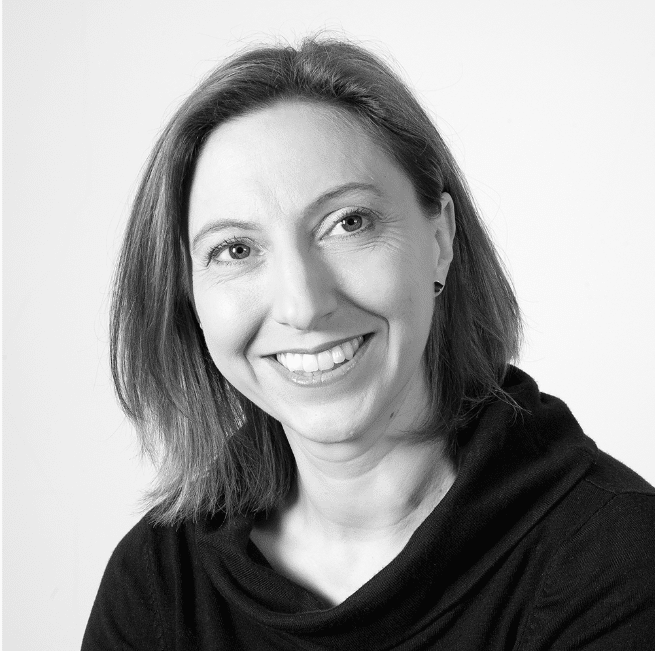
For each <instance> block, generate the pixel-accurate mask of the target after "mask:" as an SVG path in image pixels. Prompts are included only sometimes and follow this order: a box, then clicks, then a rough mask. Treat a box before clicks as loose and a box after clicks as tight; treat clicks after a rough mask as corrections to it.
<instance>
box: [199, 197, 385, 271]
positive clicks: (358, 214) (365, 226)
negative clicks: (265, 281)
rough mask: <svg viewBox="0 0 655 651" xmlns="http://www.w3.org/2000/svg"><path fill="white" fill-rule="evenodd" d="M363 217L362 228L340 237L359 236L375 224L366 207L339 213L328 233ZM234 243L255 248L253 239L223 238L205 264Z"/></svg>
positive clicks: (227, 263)
mask: <svg viewBox="0 0 655 651" xmlns="http://www.w3.org/2000/svg"><path fill="white" fill-rule="evenodd" d="M353 216H356V217H361V218H362V228H360V229H359V230H357V231H354V232H352V233H346V234H345V235H341V236H340V237H342V238H350V237H357V236H359V235H362V234H363V233H366V232H368V231H369V230H370V229H371V228H373V226H374V225H375V214H374V213H373V212H372V211H371V210H368V209H366V208H349V209H347V210H346V211H345V212H342V213H341V214H340V215H339V219H338V220H337V221H336V222H335V223H334V224H332V226H331V227H330V229H329V230H328V233H329V232H330V231H331V230H332V229H333V228H335V227H336V226H337V225H338V224H340V223H342V222H344V221H345V220H346V219H348V218H349V217H353ZM366 221H368V224H366ZM234 244H246V245H247V246H249V247H250V248H251V249H252V248H253V246H254V244H253V243H252V241H251V240H249V239H248V238H243V237H230V238H228V239H226V240H223V241H222V242H220V243H219V244H217V245H216V246H213V247H212V248H211V249H210V250H209V251H208V253H207V255H206V258H205V265H207V266H208V265H209V264H211V262H212V261H213V260H215V259H216V257H217V256H218V255H220V254H221V253H222V252H223V251H225V249H227V248H229V247H230V246H232V245H234ZM238 263H239V260H233V261H231V262H221V264H224V265H230V264H238Z"/></svg>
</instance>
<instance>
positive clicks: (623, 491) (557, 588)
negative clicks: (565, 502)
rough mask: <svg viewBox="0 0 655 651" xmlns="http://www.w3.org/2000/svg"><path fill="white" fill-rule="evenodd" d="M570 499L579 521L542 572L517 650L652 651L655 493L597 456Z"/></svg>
mask: <svg viewBox="0 0 655 651" xmlns="http://www.w3.org/2000/svg"><path fill="white" fill-rule="evenodd" d="M569 497H570V498H572V501H573V502H576V503H577V507H576V508H575V509H574V510H575V511H577V514H576V515H577V517H573V518H571V519H570V520H569V526H568V531H566V535H564V536H562V539H561V543H560V545H559V548H558V549H557V551H556V553H555V554H554V555H553V557H552V558H551V560H550V563H549V566H548V568H547V569H546V571H545V572H544V575H543V580H542V582H541V585H540V587H539V591H538V594H537V595H536V601H535V607H534V609H533V611H532V614H531V616H530V622H529V625H528V626H527V627H526V635H525V636H524V639H523V644H521V646H520V648H521V649H553V648H563V649H564V648H576V649H577V648H580V649H607V648H612V649H614V648H617V649H618V648H629V649H650V648H652V647H651V646H650V645H651V644H652V641H653V639H655V489H654V488H653V487H652V486H651V485H650V484H649V483H648V482H646V481H645V480H644V479H642V478H641V477H640V476H639V475H638V474H636V473H635V472H633V471H632V470H630V469H629V468H627V467H626V466H624V465H623V464H622V463H620V462H619V461H617V460H616V459H613V458H612V457H610V456H609V455H607V454H605V453H603V452H599V453H598V456H597V458H596V461H595V463H594V464H593V466H592V467H591V468H590V470H589V472H588V474H587V475H586V476H585V477H584V479H583V480H582V481H581V482H580V483H579V484H578V486H577V487H576V489H575V490H574V491H572V494H571V495H570V496H569ZM569 515H572V512H571V511H569ZM561 533H564V530H562V531H561Z"/></svg>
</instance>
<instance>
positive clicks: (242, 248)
mask: <svg viewBox="0 0 655 651" xmlns="http://www.w3.org/2000/svg"><path fill="white" fill-rule="evenodd" d="M225 251H227V253H228V255H229V256H230V257H231V258H232V260H243V259H244V258H247V257H248V256H249V255H250V247H249V246H248V245H247V244H243V243H242V242H238V243H237V244H231V245H230V246H228V247H227V248H226V249H225Z"/></svg>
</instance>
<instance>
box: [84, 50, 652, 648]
mask: <svg viewBox="0 0 655 651" xmlns="http://www.w3.org/2000/svg"><path fill="white" fill-rule="evenodd" d="M112 328H113V339H112V364H113V371H114V378H115V381H116V387H117V391H118V396H119V398H120V400H121V403H122V405H123V407H124V408H125V410H126V412H127V413H128V414H129V415H130V417H131V418H132V419H133V421H134V422H135V424H136V426H137V428H138V431H139V433H140V435H141V439H142V443H143V447H144V449H145V450H146V452H148V453H149V454H150V455H151V456H152V458H153V460H154V462H155V464H156V465H157V467H158V469H159V473H160V474H159V479H158V483H157V485H156V487H155V489H154V490H153V491H152V492H151V494H150V495H149V504H150V505H151V510H150V511H149V513H148V514H147V515H146V516H145V517H144V519H143V520H142V521H141V522H140V523H139V524H138V525H137V526H136V527H135V528H134V529H133V530H132V531H131V532H130V533H129V534H128V535H127V536H126V537H125V539H124V540H123V541H122V542H121V544H120V545H119V546H118V548H117V549H116V551H115V553H114V555H113V556H112V559H111V561H110V563H109V566H108V568H107V571H106V573H105V577H104V578H103V582H102V585H101V587H100V590H99V593H98V597H97V599H96V603H95V605H94V609H93V612H92V613H91V618H90V620H89V625H88V627H87V632H86V635H85V640H84V649H87V650H91V649H114V648H123V647H124V646H125V645H127V646H129V647H130V648H138V649H209V648H212V649H215V648H225V649H260V648H261V649H281V648H284V649H350V648H359V649H395V648H406V649H410V648H411V649H430V648H437V647H438V648H444V649H448V648H453V649H455V648H456V649H480V648H484V649H510V648H516V649H518V648H525V649H550V648H554V647H561V648H571V647H572V646H576V648H589V649H591V648H598V649H601V648H603V649H604V648H608V646H609V647H612V646H613V645H617V644H622V645H624V646H627V647H629V648H647V647H646V646H643V645H642V646H639V645H640V644H642V643H644V641H646V640H648V641H650V640H651V639H652V635H655V631H654V630H653V621H655V612H654V611H653V592H654V587H653V586H654V583H655V578H654V577H653V571H652V567H653V563H655V556H654V554H655V552H654V550H655V539H654V536H655V534H654V533H653V531H654V529H655V526H654V525H655V506H654V501H655V492H654V491H653V489H652V488H651V487H650V486H648V484H646V483H645V482H644V481H643V480H641V479H640V478H639V477H637V476H636V475H634V474H633V473H632V472H631V471H629V470H628V469H627V468H624V467H623V466H621V465H620V464H619V463H618V462H616V461H614V460H613V459H611V458H610V457H608V456H607V455H604V454H603V453H600V452H599V451H598V450H597V448H596V447H595V445H594V444H593V442H592V441H591V440H590V439H588V438H587V437H586V436H585V435H584V434H583V433H582V432H581V430H580V428H579V426H578V425H577V423H576V421H575V419H574V418H573V416H572V415H571V414H570V412H569V411H568V409H567V408H566V406H565V405H564V403H562V402H561V401H559V400H557V399H556V398H553V397H551V396H547V395H545V394H541V393H540V392H539V390H538V389H537V386H536V384H535V383H534V381H532V380H531V378H529V377H528V376H527V375H525V374H524V373H522V372H521V371H519V370H518V369H517V368H515V367H514V366H511V364H510V362H511V361H512V360H513V359H515V358H516V356H517V354H518V349H519V340H520V318H519V310H518V307H517V303H516V300H515V298H514V295H513V292H512V290H511V286H510V284H509V282H508V280H507V278H506V276H505V274H504V272H503V269H502V267H501V265H500V263H499V261H498V258H497V256H496V254H495V251H494V248H493V245H492V244H491V242H490V240H489V238H488V236H487V234H486V232H485V229H484V227H483V225H482V222H481V221H480V219H479V217H478V215H477V213H476V210H475V207H474V204H473V202H472V200H471V198H470V195H469V192H468V190H467V187H466V184H465V181H464V179H463V177H462V175H461V173H460V172H459V170H458V168H457V166H456V164H455V162H454V160H453V158H452V156H451V154H450V153H449V152H448V150H447V148H446V147H445V145H444V143H443V141H442V140H441V138H440V136H439V134H438V133H437V131H436V129H435V127H434V125H433V124H432V123H431V121H430V120H429V118H428V117H427V115H426V114H425V112H424V111H423V109H422V108H421V107H420V106H419V104H418V103H417V101H416V100H415V98H414V97H413V96H412V95H411V93H410V92H409V91H408V89H407V88H406V87H405V85H404V84H403V83H402V82H401V81H400V80H399V78H398V77H397V76H396V75H395V74H394V73H393V72H392V71H391V70H390V69H389V68H388V67H387V66H386V65H385V64H384V63H382V62H381V61H379V60H378V59H377V58H376V57H374V56H373V55H371V54H370V53H368V52H366V51H365V50H363V49H362V48H360V47H358V46H355V45H353V44H350V43H348V42H345V41H333V40H327V39H307V40H306V41H304V42H303V43H302V44H301V46H300V47H298V48H293V47H289V46H285V47H263V48H256V49H253V50H249V51H247V52H244V53H241V54H239V55H238V56H235V57H234V58H232V59H230V60H228V61H226V62H225V63H223V64H222V65H221V66H219V67H218V68H217V69H216V70H215V71H214V72H212V73H211V74H210V75H209V77H208V78H207V79H206V80H205V81H204V82H203V83H202V84H201V85H200V86H199V87H198V88H197V89H196V90H195V91H194V92H193V93H192V94H191V96H190V97H189V98H188V99H187V100H186V102H185V103H184V104H183V105H182V107H181V108H180V109H179V110H178V112H177V113H176V114H175V116H174V117H173V118H172V120H171V122H170V123H169V125H168V126H167V128H166V129H165V131H164V132H163V134H162V136H161V137H160V139H159V141H158V143H157V145H156V147H155V149H154V151H153V154H152V156H151V158H150V162H149V164H148V167H147V169H146V171H145V174H144V178H143V181H142V183H141V186H140V189H139V192H138V194H137V198H136V200H135V204H134V208H133V211H132V216H131V220H130V223H129V226H128V231H127V235H126V239H125V244H124V247H123V252H122V256H121V259H120V262H119V267H118V274H117V280H116V292H115V297H114V310H113V318H112ZM619 579H620V580H619ZM601 596H603V599H601Z"/></svg>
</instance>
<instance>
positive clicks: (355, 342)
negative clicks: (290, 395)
mask: <svg viewBox="0 0 655 651" xmlns="http://www.w3.org/2000/svg"><path fill="white" fill-rule="evenodd" d="M363 342H364V337H363V336H361V335H360V336H359V337H354V338H353V339H350V340H349V341H346V342H343V343H341V344H337V345H336V346H333V347H332V348H327V349H326V350H322V351H320V352H318V353H311V354H308V353H278V354H277V355H276V356H275V358H276V359H277V361H278V362H280V364H282V366H284V367H285V368H286V369H287V370H288V371H291V372H292V373H315V372H316V371H330V370H332V369H333V368H335V367H338V366H341V365H342V364H345V363H346V362H349V361H350V360H351V359H352V358H353V357H354V356H355V353H357V351H358V350H359V347H360V346H361V345H362V343H363Z"/></svg>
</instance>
